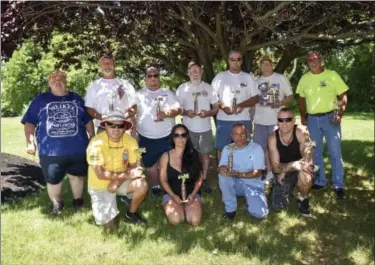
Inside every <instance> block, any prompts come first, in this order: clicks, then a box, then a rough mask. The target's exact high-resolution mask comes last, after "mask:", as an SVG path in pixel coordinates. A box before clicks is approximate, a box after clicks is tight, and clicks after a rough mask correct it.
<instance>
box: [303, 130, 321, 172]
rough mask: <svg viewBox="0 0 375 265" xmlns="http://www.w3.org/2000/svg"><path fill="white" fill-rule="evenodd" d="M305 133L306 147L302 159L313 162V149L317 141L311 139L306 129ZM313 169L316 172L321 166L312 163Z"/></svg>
mask: <svg viewBox="0 0 375 265" xmlns="http://www.w3.org/2000/svg"><path fill="white" fill-rule="evenodd" d="M303 134H304V137H305V149H304V150H303V155H302V161H304V162H306V163H311V162H312V161H313V150H314V147H315V146H316V143H315V141H313V140H311V138H310V136H309V133H308V132H307V131H305V132H304V133H303ZM311 170H312V171H313V172H314V173H316V172H318V170H319V166H317V165H314V164H312V165H311Z"/></svg>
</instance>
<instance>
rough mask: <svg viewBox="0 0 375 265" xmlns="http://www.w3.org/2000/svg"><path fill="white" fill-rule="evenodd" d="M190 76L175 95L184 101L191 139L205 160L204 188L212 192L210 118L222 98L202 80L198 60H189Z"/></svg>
mask: <svg viewBox="0 0 375 265" xmlns="http://www.w3.org/2000/svg"><path fill="white" fill-rule="evenodd" d="M188 75H189V78H190V81H189V82H186V83H183V84H182V85H180V86H179V88H178V89H177V91H176V95H177V98H178V99H179V100H180V103H181V104H182V108H183V112H182V115H183V116H184V118H183V123H184V125H185V126H186V127H187V128H188V129H189V137H190V140H191V142H192V143H193V145H194V148H195V149H196V150H197V151H199V153H200V154H201V157H202V160H203V181H204V182H203V185H202V189H203V191H205V192H207V193H211V192H212V190H211V188H210V186H209V185H208V182H207V171H208V167H209V164H210V153H211V149H212V130H211V117H212V116H215V115H216V113H217V111H218V108H219V104H218V101H219V99H218V96H217V94H216V92H215V91H214V90H213V88H212V86H211V85H210V84H207V83H206V82H204V81H202V68H201V65H200V64H199V63H198V62H196V61H191V62H189V64H188Z"/></svg>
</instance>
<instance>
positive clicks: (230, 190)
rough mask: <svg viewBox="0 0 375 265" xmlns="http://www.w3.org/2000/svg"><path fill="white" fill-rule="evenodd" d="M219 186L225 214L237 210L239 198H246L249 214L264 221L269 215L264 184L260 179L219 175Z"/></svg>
mask: <svg viewBox="0 0 375 265" xmlns="http://www.w3.org/2000/svg"><path fill="white" fill-rule="evenodd" d="M219 186H220V189H221V193H222V200H223V203H224V205H225V212H234V211H236V210H237V196H240V197H245V199H246V209H247V211H248V213H249V214H250V215H252V216H254V217H256V218H259V219H262V218H264V217H266V216H267V214H268V205H267V199H266V196H265V194H264V183H263V182H262V181H261V180H258V179H244V178H233V177H224V176H222V175H219Z"/></svg>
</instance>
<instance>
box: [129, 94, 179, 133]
mask: <svg viewBox="0 0 375 265" xmlns="http://www.w3.org/2000/svg"><path fill="white" fill-rule="evenodd" d="M135 98H136V104H137V119H136V123H137V127H136V128H137V131H138V133H140V134H141V135H142V136H144V137H147V138H150V139H159V138H163V137H165V136H167V135H169V134H170V133H171V131H172V128H173V126H174V125H175V118H165V119H164V120H163V121H155V120H156V119H157V116H156V115H157V114H156V111H157V105H158V101H159V104H160V110H161V111H168V110H170V109H177V108H181V105H180V102H179V101H178V99H177V97H176V95H175V94H174V93H173V92H172V91H170V90H169V89H167V88H160V89H158V90H155V91H153V90H150V89H148V88H142V89H140V90H138V91H137V92H136V97H135Z"/></svg>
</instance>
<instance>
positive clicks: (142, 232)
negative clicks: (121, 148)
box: [1, 114, 375, 265]
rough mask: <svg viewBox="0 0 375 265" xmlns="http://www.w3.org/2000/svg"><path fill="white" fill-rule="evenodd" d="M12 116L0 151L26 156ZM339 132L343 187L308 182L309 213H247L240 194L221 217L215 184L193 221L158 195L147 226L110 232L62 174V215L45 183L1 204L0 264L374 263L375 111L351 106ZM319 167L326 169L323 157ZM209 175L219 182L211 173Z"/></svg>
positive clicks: (293, 209)
mask: <svg viewBox="0 0 375 265" xmlns="http://www.w3.org/2000/svg"><path fill="white" fill-rule="evenodd" d="M19 121H20V118H3V119H1V125H2V126H1V135H2V137H1V151H2V152H7V153H12V154H16V155H20V156H24V157H27V158H30V156H29V157H28V156H27V155H26V153H25V152H24V146H25V140H24V134H23V128H22V126H21V124H20V123H19ZM342 132H343V142H342V150H343V156H344V162H345V171H346V184H347V188H348V192H347V197H346V199H345V200H343V201H336V198H335V196H334V194H333V191H332V190H331V188H329V189H327V190H325V191H321V192H313V193H312V195H311V206H312V211H313V213H314V215H315V216H316V219H306V218H302V217H300V216H299V214H298V206H297V204H296V203H295V202H294V201H293V202H291V204H290V207H289V209H288V210H287V211H286V212H282V213H270V215H269V216H268V217H267V219H265V220H263V221H258V220H255V219H254V218H252V217H250V216H249V215H247V214H246V213H245V211H244V207H245V203H244V200H243V199H239V207H238V217H236V220H235V221H234V222H228V221H225V220H223V219H222V218H221V215H222V213H223V211H224V209H223V205H222V203H221V198H220V196H221V194H220V191H219V189H218V188H215V189H214V193H213V195H205V194H204V196H203V199H204V205H203V210H204V213H203V223H202V225H201V226H199V227H190V226H188V225H186V224H183V225H179V226H177V227H171V226H169V225H168V224H167V222H166V219H165V216H164V214H163V211H162V208H161V205H160V201H157V200H155V199H152V198H151V197H149V198H147V200H146V201H145V204H144V205H143V206H142V213H143V215H144V216H145V217H146V218H147V220H148V221H149V225H148V226H147V227H137V226H132V225H130V224H127V223H125V222H124V221H123V220H120V223H119V231H118V233H117V234H112V235H107V234H104V233H103V230H102V229H101V228H100V227H98V226H96V225H95V224H94V223H93V217H92V214H91V211H90V203H89V202H90V200H89V197H88V196H87V193H86V197H85V201H86V203H85V204H86V208H85V210H84V211H82V212H80V213H76V214H74V213H73V212H72V211H71V210H70V201H71V192H70V187H69V185H68V182H64V194H63V196H64V199H65V201H66V209H67V210H66V211H65V212H64V213H63V214H62V215H61V216H59V217H56V218H51V217H50V216H49V215H48V211H49V208H48V207H49V200H48V195H47V193H46V191H45V190H44V191H42V192H41V193H40V194H39V195H33V196H29V197H27V198H25V199H22V200H18V201H14V202H11V203H6V204H4V205H2V206H1V210H2V220H1V221H2V222H1V228H2V229H1V231H2V234H1V243H2V254H1V255H2V256H1V259H2V264H110V263H113V264H181V265H182V264H270V265H271V264H301V265H302V264H319V265H322V264H330V265H331V264H340V265H351V264H359V265H362V264H364V265H368V264H371V263H372V262H373V259H374V257H373V249H374V223H375V217H374V212H373V209H374V196H373V187H374V176H373V172H374V164H373V161H374V120H373V116H372V115H369V114H368V115H365V114H355V115H350V114H348V115H347V116H346V117H345V119H344V121H343V126H342ZM325 156H326V157H327V154H326V155H325ZM326 162H328V160H327V159H326ZM214 168H215V165H212V167H211V169H210V170H211V171H210V172H211V174H212V175H213V173H212V172H214V171H213V170H214ZM326 168H327V174H328V176H329V175H330V166H329V165H328V166H327V167H326ZM212 179H213V182H214V183H216V178H215V176H212ZM124 210H125V207H124V206H123V205H120V211H121V212H122V213H123V212H124Z"/></svg>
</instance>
